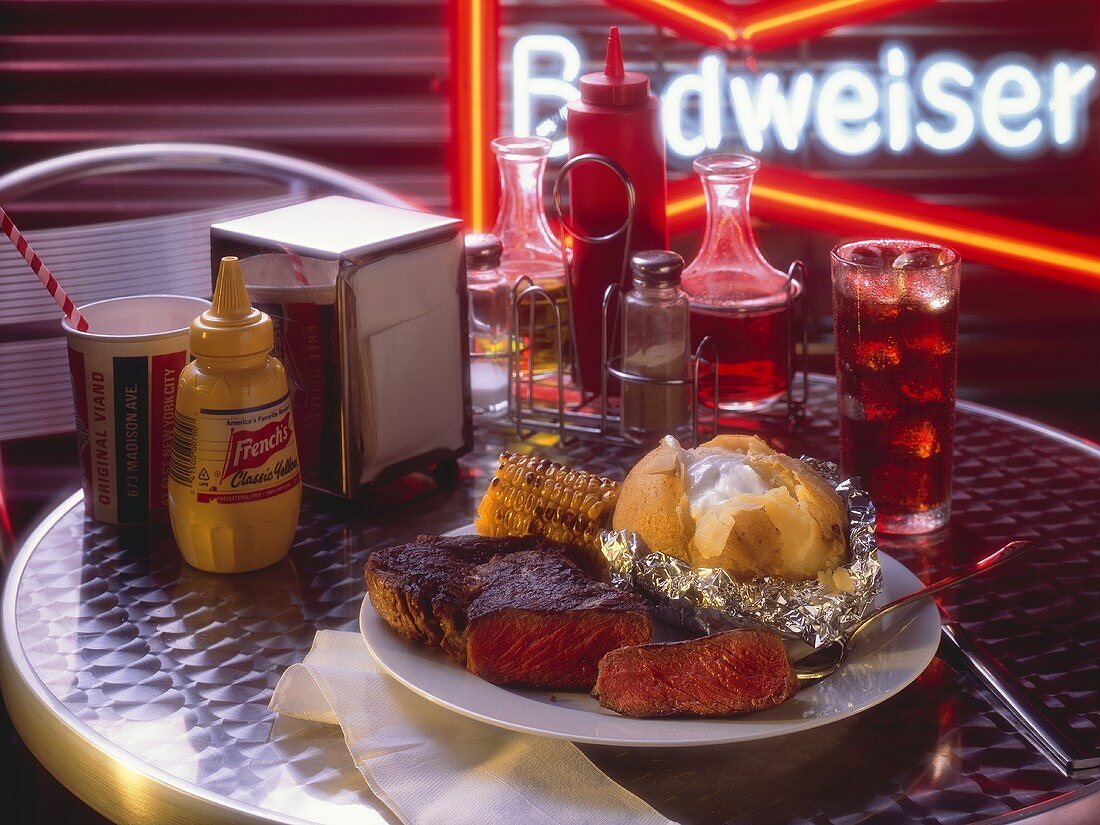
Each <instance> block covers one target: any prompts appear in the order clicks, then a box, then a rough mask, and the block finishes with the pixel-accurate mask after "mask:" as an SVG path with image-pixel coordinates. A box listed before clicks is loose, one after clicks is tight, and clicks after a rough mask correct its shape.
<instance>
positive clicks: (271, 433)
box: [171, 393, 302, 504]
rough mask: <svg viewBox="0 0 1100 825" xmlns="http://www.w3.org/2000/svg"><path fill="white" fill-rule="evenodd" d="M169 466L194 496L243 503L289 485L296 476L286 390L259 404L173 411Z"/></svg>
mask: <svg viewBox="0 0 1100 825" xmlns="http://www.w3.org/2000/svg"><path fill="white" fill-rule="evenodd" d="M171 472H172V478H173V479H174V480H175V481H177V482H179V483H181V484H185V485H187V486H189V487H190V488H191V490H192V493H193V494H194V495H195V500H196V501H199V502H218V503H220V504H244V503H248V502H252V501H261V500H263V499H266V498H271V497H272V496H277V495H279V494H281V493H285V492H287V491H289V490H292V489H294V488H295V487H296V486H298V485H299V484H301V481H302V476H301V472H300V470H299V467H298V449H297V445H296V443H295V439H294V421H293V418H292V415H291V409H290V394H289V393H288V394H286V395H284V396H283V397H282V398H280V399H279V400H278V401H275V402H273V403H271V404H264V405H263V406H259V407H250V408H247V409H240V410H211V409H203V410H200V411H199V414H198V415H197V416H194V417H190V416H182V415H178V416H177V417H176V423H175V434H174V437H173V440H172V467H171Z"/></svg>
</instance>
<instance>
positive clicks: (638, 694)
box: [593, 629, 798, 717]
mask: <svg viewBox="0 0 1100 825" xmlns="http://www.w3.org/2000/svg"><path fill="white" fill-rule="evenodd" d="M797 689H798V681H797V679H796V678H795V675H794V669H793V668H792V667H791V662H790V659H789V658H788V657H787V650H786V648H785V647H784V646H783V640H782V639H780V638H779V636H777V635H776V634H774V633H771V632H770V631H767V630H747V629H741V630H729V631H726V632H724V633H716V634H714V635H713V636H705V637H703V638H701V639H690V640H688V641H686V642H668V643H665V644H649V645H640V646H637V647H623V648H620V649H618V650H614V651H612V652H611V653H608V654H607V655H606V656H604V657H603V659H602V660H601V661H600V668H599V676H598V678H597V679H596V689H595V690H594V691H593V694H594V695H595V696H596V698H598V699H599V700H600V704H601V705H603V706H604V707H605V708H610V709H611V710H613V711H615V712H616V713H621V714H623V715H624V716H638V717H648V716H675V715H685V716H734V715H737V714H740V713H749V712H750V711H754V710H764V709H766V708H772V707H775V706H776V705H781V704H782V703H783V702H785V701H787V699H789V698H790V697H791V696H793V695H794V693H795V691H796V690H797Z"/></svg>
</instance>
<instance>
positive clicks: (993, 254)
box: [668, 166, 1100, 289]
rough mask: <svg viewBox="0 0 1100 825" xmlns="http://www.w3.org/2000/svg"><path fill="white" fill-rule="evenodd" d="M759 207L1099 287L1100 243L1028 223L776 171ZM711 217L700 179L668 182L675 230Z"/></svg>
mask: <svg viewBox="0 0 1100 825" xmlns="http://www.w3.org/2000/svg"><path fill="white" fill-rule="evenodd" d="M752 205H753V211H754V212H755V213H756V214H758V215H760V216H762V217H766V218H769V219H772V220H780V221H784V222H789V223H793V224H796V225H801V226H809V227H813V228H815V229H824V230H832V231H836V232H867V231H872V232H875V233H881V234H890V233H894V234H901V235H913V236H917V237H924V238H929V239H934V240H936V241H940V242H942V243H945V244H947V245H949V246H952V247H954V248H956V249H958V250H959V252H960V253H961V254H962V255H963V257H968V258H973V259H974V260H981V261H985V262H987V263H992V264H997V265H1000V266H1005V267H1007V268H1009V269H1015V270H1019V271H1022V272H1027V273H1029V274H1032V273H1034V274H1037V273H1042V274H1043V275H1045V276H1046V277H1048V278H1051V279H1053V280H1056V281H1060V282H1062V283H1067V284H1073V285H1075V286H1087V287H1091V288H1093V289H1097V288H1100V240H1096V239H1093V238H1088V237H1085V236H1082V235H1076V234H1073V233H1071V232H1063V231H1060V230H1056V229H1051V228H1049V227H1044V226H1039V225H1036V224H1032V223H1027V222H1025V221H1015V220H1010V219H1007V218H1000V217H996V216H992V215H986V214H983V213H981V212H976V211H973V210H969V209H960V208H958V207H951V206H941V205H936V204H929V203H923V202H921V201H917V200H915V199H914V198H910V197H906V196H905V195H896V194H893V193H891V192H884V191H882V190H881V189H875V188H874V187H871V186H863V185H861V184H855V183H846V182H844V181H838V180H834V179H831V178H823V177H819V176H815V175H811V174H808V173H805V172H799V171H795V170H793V169H783V168H778V167H770V166H765V167H764V168H762V169H761V170H760V171H759V172H758V173H757V175H756V179H755V180H754V182H753V187H752ZM705 212H706V204H705V202H704V200H703V195H702V192H701V191H700V185H699V182H698V181H697V180H680V181H676V182H674V183H670V184H669V204H668V217H669V227H670V229H673V230H679V229H686V228H689V227H692V226H696V225H698V222H699V220H700V219H701V218H702V217H703V215H704V214H705Z"/></svg>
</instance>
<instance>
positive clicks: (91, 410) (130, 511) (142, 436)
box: [61, 295, 210, 524]
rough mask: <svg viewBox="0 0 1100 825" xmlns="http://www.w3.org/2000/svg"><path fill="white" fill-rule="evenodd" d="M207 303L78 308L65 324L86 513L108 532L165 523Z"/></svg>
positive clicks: (149, 300) (155, 299)
mask: <svg viewBox="0 0 1100 825" xmlns="http://www.w3.org/2000/svg"><path fill="white" fill-rule="evenodd" d="M209 308H210V302H209V301H204V300H203V299H201V298H189V297H186V296H183V295H138V296H135V297H132V298H113V299H111V300H108V301H97V302H95V303H92V304H88V305H87V306H82V307H80V311H81V313H83V315H84V317H85V318H87V319H88V326H89V328H90V331H88V332H80V331H78V330H76V329H74V328H73V327H72V326H70V324H69V322H68V321H67V320H66V321H62V322H61V326H62V328H63V329H64V330H65V338H66V341H67V343H68V345H69V372H70V374H71V376H72V381H73V406H74V408H75V410H76V433H77V442H78V445H79V449H80V467H81V471H82V473H83V478H84V504H85V512H86V513H88V514H90V515H91V516H92V517H93V518H95V519H96V520H98V521H105V522H108V523H111V524H148V523H150V522H158V521H167V520H168V465H169V463H170V462H171V458H172V422H173V420H174V418H175V412H176V388H177V385H178V382H179V376H180V371H181V370H182V369H183V368H184V366H186V364H187V362H188V360H189V354H188V328H189V327H190V324H191V321H192V320H193V319H194V318H195V316H197V315H199V313H201V312H202V311H203V310H206V309H209Z"/></svg>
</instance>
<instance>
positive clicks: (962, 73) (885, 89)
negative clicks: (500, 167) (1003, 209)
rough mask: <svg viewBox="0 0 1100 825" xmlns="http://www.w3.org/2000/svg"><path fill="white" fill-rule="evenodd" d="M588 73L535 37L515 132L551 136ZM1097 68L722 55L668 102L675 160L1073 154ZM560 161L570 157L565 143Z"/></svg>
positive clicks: (891, 50)
mask: <svg viewBox="0 0 1100 825" xmlns="http://www.w3.org/2000/svg"><path fill="white" fill-rule="evenodd" d="M583 63H584V61H583V59H582V55H581V53H580V50H579V49H578V47H577V46H576V44H575V43H574V42H573V40H571V39H570V38H568V37H565V36H562V35H560V34H528V35H525V36H523V37H520V38H519V40H518V41H517V42H516V44H515V46H514V48H513V50H512V66H513V75H512V102H513V107H512V111H513V118H514V122H513V130H514V132H515V133H516V134H540V135H543V136H547V137H550V136H553V135H555V133H558V132H559V126H558V119H557V118H556V117H555V116H554V115H555V113H557V112H558V111H559V110H560V108H561V107H562V106H563V105H564V104H565V103H566V102H567V101H569V100H573V99H575V98H576V97H577V96H578V95H579V92H578V90H577V87H576V81H577V79H578V77H579V76H580V74H581V70H582V65H583ZM1096 73H1097V69H1096V64H1095V62H1093V61H1092V60H1091V59H1090V58H1089V56H1086V55H1066V54H1060V55H1053V56H1050V57H1048V58H1047V59H1046V60H1043V61H1037V60H1034V59H1032V58H1028V57H1025V56H1022V55H1019V54H1014V55H1002V56H999V57H995V58H993V59H991V60H987V61H982V62H978V61H974V60H971V59H969V58H967V57H965V56H963V55H961V54H959V53H957V52H946V51H941V52H937V53H934V54H930V55H928V56H927V57H925V58H923V59H921V60H919V61H918V60H915V59H914V57H913V54H912V51H911V50H910V49H909V47H908V46H907V45H906V44H905V43H903V42H900V41H889V42H886V43H884V44H883V45H882V47H881V49H880V51H879V55H878V61H877V64H869V63H868V62H867V61H864V62H862V63H857V62H855V61H842V62H839V63H836V64H834V65H833V66H830V67H828V68H826V69H825V70H822V71H810V70H801V69H800V70H795V71H792V72H785V73H781V72H775V71H764V72H759V73H753V72H750V71H748V70H746V69H744V68H738V67H730V66H728V65H727V62H726V60H725V58H724V57H723V56H721V55H720V54H719V53H717V52H708V53H705V54H704V55H702V57H701V58H700V60H699V62H698V65H697V67H696V68H695V70H694V71H688V72H684V73H680V74H676V75H673V76H672V77H670V78H668V79H667V81H666V82H665V84H664V86H663V88H662V89H661V90H660V96H661V107H662V108H661V115H662V125H663V127H664V132H665V138H666V140H667V142H668V148H669V151H670V152H672V153H674V154H676V155H679V156H681V157H694V156H696V155H699V154H702V153H704V152H707V151H713V150H715V149H717V148H718V147H719V146H720V144H722V143H723V142H724V141H726V140H728V139H729V138H735V139H736V140H737V141H738V142H739V143H740V144H741V145H742V146H744V147H745V148H746V149H748V150H749V151H752V152H764V151H774V152H779V153H793V152H797V151H800V150H802V149H803V148H804V147H805V145H806V141H807V139H808V135H809V134H810V132H811V130H812V133H813V134H814V135H815V136H816V138H817V141H816V144H817V145H819V146H820V147H822V148H824V149H825V150H826V151H828V152H831V153H833V154H835V155H839V156H847V157H859V156H866V155H871V154H873V153H876V152H889V153H893V154H904V153H907V152H910V151H912V150H914V149H923V150H925V151H928V152H933V153H938V154H958V153H962V152H965V151H966V150H967V149H969V148H970V147H971V146H973V145H974V144H975V143H976V142H979V141H980V142H981V143H983V144H985V145H986V146H988V147H989V148H990V149H992V150H994V151H996V152H998V153H1000V154H1002V155H1015V156H1027V155H1033V154H1038V153H1040V152H1043V151H1046V150H1051V149H1053V150H1056V151H1059V152H1071V151H1073V150H1075V149H1077V148H1078V147H1080V146H1081V145H1082V143H1083V142H1084V140H1085V139H1086V137H1087V132H1088V105H1089V101H1090V100H1091V99H1092V98H1093V97H1094V96H1095V94H1096V87H1097V84H1096ZM554 150H555V154H557V155H563V154H565V153H566V151H567V147H566V143H565V140H564V139H559V140H557V141H556V143H555V147H554Z"/></svg>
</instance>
